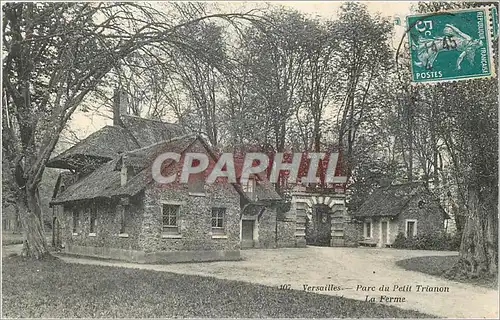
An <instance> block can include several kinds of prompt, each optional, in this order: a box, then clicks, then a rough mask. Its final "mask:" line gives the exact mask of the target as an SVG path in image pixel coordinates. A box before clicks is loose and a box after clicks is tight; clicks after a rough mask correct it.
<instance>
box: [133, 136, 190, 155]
mask: <svg viewBox="0 0 500 320" xmlns="http://www.w3.org/2000/svg"><path fill="white" fill-rule="evenodd" d="M189 137H193V138H196V134H194V133H188V134H184V135H181V136H177V137H173V138H172V139H169V140H163V141H160V142H155V143H153V144H150V145H147V146H144V147H142V148H137V149H133V150H130V151H126V152H124V153H123V154H128V153H134V152H138V151H143V150H147V149H150V148H153V147H156V146H159V145H161V144H164V143H170V142H174V141H177V140H182V139H185V138H189Z"/></svg>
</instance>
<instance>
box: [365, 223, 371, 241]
mask: <svg viewBox="0 0 500 320" xmlns="http://www.w3.org/2000/svg"><path fill="white" fill-rule="evenodd" d="M371 237H372V222H371V221H367V222H365V238H367V239H368V238H371Z"/></svg>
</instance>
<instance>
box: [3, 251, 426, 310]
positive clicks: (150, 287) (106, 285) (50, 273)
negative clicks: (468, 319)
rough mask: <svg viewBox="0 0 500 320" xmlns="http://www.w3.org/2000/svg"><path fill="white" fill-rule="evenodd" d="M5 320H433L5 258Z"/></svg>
mask: <svg viewBox="0 0 500 320" xmlns="http://www.w3.org/2000/svg"><path fill="white" fill-rule="evenodd" d="M2 264H3V268H2V275H3V295H2V300H3V301H2V302H3V314H2V316H3V317H9V318H13V317H22V318H34V317H44V318H49V317H51V318H61V317H64V318H77V317H107V318H110V317H128V318H156V317H167V318H169V317H217V318H227V317H238V318H243V317H245V318H252V317H281V318H297V317H302V318H305V317H307V318H313V317H322V318H324V317H328V318H334V317H352V318H356V317H371V318H373V317H391V318H394V317H396V318H399V317H432V316H430V315H426V314H422V313H419V312H416V311H408V310H403V309H398V308H396V307H391V306H385V305H381V304H374V303H368V302H363V301H357V300H351V299H345V298H340V297H331V296H325V295H319V294H314V293H306V292H301V291H283V290H279V289H278V288H271V287H266V286H260V285H252V284H247V283H243V282H238V281H226V280H218V279H215V278H207V277H197V276H189V275H177V274H172V273H166V272H156V271H149V270H137V269H127V268H115V267H105V266H92V265H77V264H67V263H65V262H63V261H61V260H59V259H57V258H53V259H47V260H45V261H26V260H23V259H22V258H20V257H6V258H4V259H3V260H2Z"/></svg>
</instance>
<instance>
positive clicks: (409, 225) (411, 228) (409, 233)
mask: <svg viewBox="0 0 500 320" xmlns="http://www.w3.org/2000/svg"><path fill="white" fill-rule="evenodd" d="M416 235H417V221H415V220H407V221H406V237H407V238H412V237H414V236H416Z"/></svg>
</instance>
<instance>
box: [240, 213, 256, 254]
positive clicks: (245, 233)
mask: <svg viewBox="0 0 500 320" xmlns="http://www.w3.org/2000/svg"><path fill="white" fill-rule="evenodd" d="M254 224H255V221H254V220H241V248H253V246H254V241H253V239H254V235H253V229H254Z"/></svg>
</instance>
